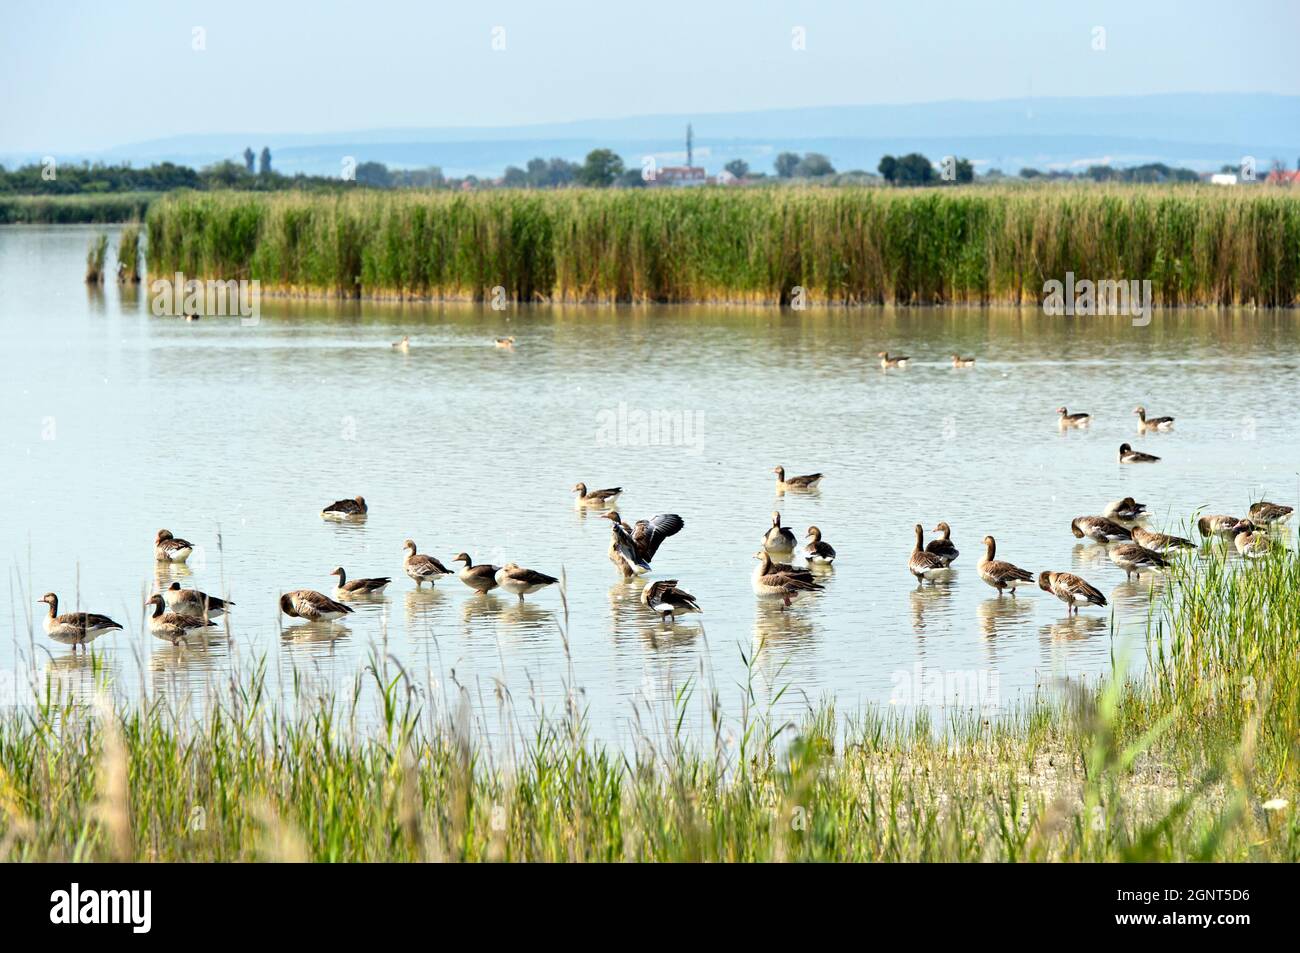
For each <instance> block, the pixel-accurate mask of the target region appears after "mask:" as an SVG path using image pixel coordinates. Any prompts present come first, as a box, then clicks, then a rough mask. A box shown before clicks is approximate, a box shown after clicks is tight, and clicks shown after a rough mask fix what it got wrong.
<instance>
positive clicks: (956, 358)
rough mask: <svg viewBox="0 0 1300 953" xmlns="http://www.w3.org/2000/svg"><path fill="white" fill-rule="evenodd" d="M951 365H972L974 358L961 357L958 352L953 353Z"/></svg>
mask: <svg viewBox="0 0 1300 953" xmlns="http://www.w3.org/2000/svg"><path fill="white" fill-rule="evenodd" d="M952 366H953V367H974V366H975V358H973V357H962V356H961V355H960V354H954V355H953V356H952Z"/></svg>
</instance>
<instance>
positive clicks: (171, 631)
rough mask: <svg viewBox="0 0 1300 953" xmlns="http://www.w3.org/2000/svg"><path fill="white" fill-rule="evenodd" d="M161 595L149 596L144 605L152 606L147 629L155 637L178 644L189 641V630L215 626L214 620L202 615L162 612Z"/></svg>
mask: <svg viewBox="0 0 1300 953" xmlns="http://www.w3.org/2000/svg"><path fill="white" fill-rule="evenodd" d="M163 605H164V603H163V597H162V596H161V595H154V596H150V597H149V601H148V602H146V603H145V607H146V608H148V607H149V606H153V615H151V616H149V631H150V633H152V634H153V635H154V637H155V638H159V639H162V640H163V641H165V642H170V643H171V644H172V645H180V644H181V642H185V643H186V644H188V643H189V636H190V633H191V632H194V631H196V630H202V629H210V628H213V627H214V626H216V623H215V622H210V621H208V620H207V619H205V618H203V616H196V615H187V614H186V613H183V612H163Z"/></svg>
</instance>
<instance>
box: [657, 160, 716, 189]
mask: <svg viewBox="0 0 1300 953" xmlns="http://www.w3.org/2000/svg"><path fill="white" fill-rule="evenodd" d="M654 184H655V185H676V186H694V185H708V184H709V174H708V173H707V172H705V171H704V169H703V168H702V167H700V166H698V165H666V166H664V167H663V168H660V169H657V170H655V177H654Z"/></svg>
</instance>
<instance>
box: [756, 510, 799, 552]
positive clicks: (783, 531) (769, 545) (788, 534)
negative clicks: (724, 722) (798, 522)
mask: <svg viewBox="0 0 1300 953" xmlns="http://www.w3.org/2000/svg"><path fill="white" fill-rule="evenodd" d="M798 543H799V540H798V538H797V537H796V536H795V535H794V530H792V529H790V528H789V527H788V526H782V525H781V514H780V513H778V512H776V511H773V513H772V526H771V528H770V529H768V531H767V533H765V534H764V536H763V548H764V549H766V550H767V551H768V552H769V553H792V552H794V548H795V546H796V545H798Z"/></svg>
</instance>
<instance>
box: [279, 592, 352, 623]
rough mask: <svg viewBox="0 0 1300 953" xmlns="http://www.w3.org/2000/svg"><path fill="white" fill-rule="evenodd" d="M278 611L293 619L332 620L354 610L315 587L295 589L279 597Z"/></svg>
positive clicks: (309, 620)
mask: <svg viewBox="0 0 1300 953" xmlns="http://www.w3.org/2000/svg"><path fill="white" fill-rule="evenodd" d="M280 611H281V612H283V613H284V614H285V615H287V616H289V617H290V618H293V619H306V620H307V621H308V622H333V621H334V620H335V619H341V618H342V617H343V616H345V615H347V614H348V613H349V612H355V611H356V610H355V609H353V608H352V607H351V606H345V605H344V604H343V603H341V602H336V601H334V600H333V599H331V598H330V597H329V596H327V595H324V594H323V593H320V592H317V591H316V590H315V589H295V590H294V591H293V592H286V593H285V594H284V595H282V596H281V597H280Z"/></svg>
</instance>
